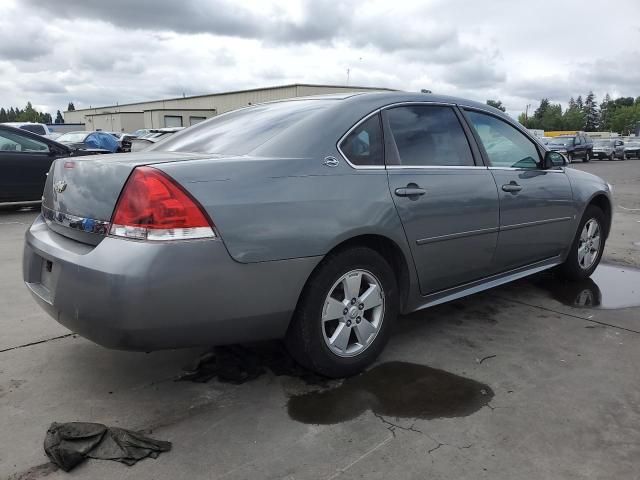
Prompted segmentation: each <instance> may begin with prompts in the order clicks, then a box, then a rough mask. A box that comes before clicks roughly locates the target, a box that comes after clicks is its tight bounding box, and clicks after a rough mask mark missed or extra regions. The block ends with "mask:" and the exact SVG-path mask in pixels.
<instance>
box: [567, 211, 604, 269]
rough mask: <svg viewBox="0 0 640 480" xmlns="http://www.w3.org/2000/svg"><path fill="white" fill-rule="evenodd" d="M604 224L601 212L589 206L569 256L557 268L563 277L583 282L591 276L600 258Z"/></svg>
mask: <svg viewBox="0 0 640 480" xmlns="http://www.w3.org/2000/svg"><path fill="white" fill-rule="evenodd" d="M606 224H607V222H606V217H605V215H604V213H603V211H602V210H601V209H600V208H598V207H596V206H595V205H589V206H588V207H587V209H586V211H585V212H584V215H583V216H582V219H581V220H580V224H579V225H578V231H577V232H576V236H575V238H574V239H573V243H572V244H571V249H570V251H569V254H568V255H567V258H566V260H565V261H564V263H563V264H562V265H560V267H559V268H558V271H559V273H560V274H561V275H562V276H563V277H565V278H567V279H569V280H584V279H585V278H588V277H589V276H591V274H592V273H593V271H594V270H595V269H596V267H597V266H598V264H599V263H600V259H601V258H602V252H603V250H604V244H605V237H606V230H605V228H606Z"/></svg>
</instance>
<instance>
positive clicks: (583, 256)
mask: <svg viewBox="0 0 640 480" xmlns="http://www.w3.org/2000/svg"><path fill="white" fill-rule="evenodd" d="M599 253H600V224H599V223H598V221H597V220H596V219H595V218H591V219H589V220H588V221H587V222H586V223H585V224H584V227H582V232H581V233H580V241H579V242H578V265H580V268H582V269H583V270H588V269H589V268H591V266H592V265H593V264H594V262H595V261H596V259H597V258H598V255H599Z"/></svg>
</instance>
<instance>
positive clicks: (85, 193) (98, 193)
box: [42, 152, 207, 245]
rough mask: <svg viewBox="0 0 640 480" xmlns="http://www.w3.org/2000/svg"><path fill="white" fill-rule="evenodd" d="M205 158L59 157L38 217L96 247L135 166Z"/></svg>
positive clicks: (154, 154) (158, 155)
mask: <svg viewBox="0 0 640 480" xmlns="http://www.w3.org/2000/svg"><path fill="white" fill-rule="evenodd" d="M206 157H207V156H206V155H194V154H188V153H173V152H171V153H163V152H148V153H146V152H145V153H139V154H110V155H100V156H89V157H71V158H61V159H59V160H56V161H55V162H54V163H53V165H52V166H51V169H50V171H49V173H48V175H47V181H46V183H45V188H44V194H43V197H42V214H43V216H44V218H45V220H46V222H47V224H48V226H49V228H51V229H52V230H54V231H55V232H57V233H59V234H61V235H64V236H66V237H69V238H73V239H75V240H77V241H80V242H83V243H88V244H92V245H97V244H98V243H100V241H101V240H102V239H103V238H104V236H105V235H107V234H108V233H109V222H110V220H111V215H112V214H113V210H114V208H115V206H116V202H117V201H118V197H119V196H120V192H121V191H122V188H123V186H124V184H125V183H126V181H127V179H128V178H129V175H131V172H132V171H133V169H134V168H135V167H138V166H142V165H153V164H158V163H166V162H175V161H180V160H191V159H197V158H206Z"/></svg>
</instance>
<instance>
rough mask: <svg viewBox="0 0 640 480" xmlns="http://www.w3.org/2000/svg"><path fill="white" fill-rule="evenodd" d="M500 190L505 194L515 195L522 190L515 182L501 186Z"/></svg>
mask: <svg viewBox="0 0 640 480" xmlns="http://www.w3.org/2000/svg"><path fill="white" fill-rule="evenodd" d="M502 190H503V191H505V192H511V193H515V192H519V191H520V190H522V186H521V185H518V184H517V183H516V182H514V181H513V180H512V181H511V182H509V183H507V184H505V185H502Z"/></svg>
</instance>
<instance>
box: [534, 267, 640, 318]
mask: <svg viewBox="0 0 640 480" xmlns="http://www.w3.org/2000/svg"><path fill="white" fill-rule="evenodd" d="M532 282H533V283H534V285H536V286H537V287H540V288H543V289H544V290H546V291H547V292H549V294H550V295H551V296H552V297H553V298H554V299H556V300H558V301H559V302H561V303H563V304H564V305H567V306H569V307H577V308H603V309H616V308H627V307H637V306H640V270H638V269H635V268H630V267H624V266H620V265H609V264H600V265H599V266H598V268H596V270H595V272H593V274H592V275H591V278H587V279H586V280H583V281H581V282H571V281H567V280H563V279H561V278H558V277H555V276H554V275H552V274H542V275H539V276H536V277H534V278H533V279H532Z"/></svg>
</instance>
